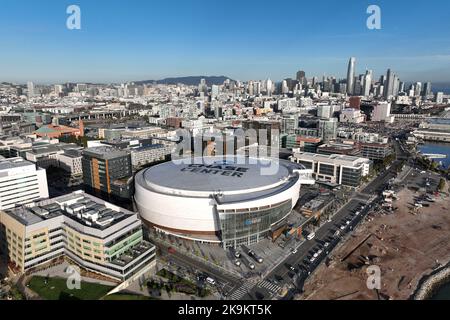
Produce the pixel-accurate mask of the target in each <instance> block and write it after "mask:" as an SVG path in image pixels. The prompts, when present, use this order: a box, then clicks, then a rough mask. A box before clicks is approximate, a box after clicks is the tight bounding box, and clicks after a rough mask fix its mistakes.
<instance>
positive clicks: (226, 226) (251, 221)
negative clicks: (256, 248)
mask: <svg viewBox="0 0 450 320" xmlns="http://www.w3.org/2000/svg"><path fill="white" fill-rule="evenodd" d="M291 210H292V200H287V201H285V202H282V203H277V204H273V205H271V206H265V207H259V208H246V209H237V210H219V219H220V227H221V238H222V243H223V247H224V248H228V247H235V248H237V247H239V246H240V245H251V244H254V243H257V242H258V241H260V240H261V239H262V238H263V237H266V236H267V235H268V234H269V232H270V231H271V228H272V226H273V225H274V224H276V223H277V222H278V221H280V220H282V219H283V218H284V217H286V216H287V215H288V214H289V213H290V212H291Z"/></svg>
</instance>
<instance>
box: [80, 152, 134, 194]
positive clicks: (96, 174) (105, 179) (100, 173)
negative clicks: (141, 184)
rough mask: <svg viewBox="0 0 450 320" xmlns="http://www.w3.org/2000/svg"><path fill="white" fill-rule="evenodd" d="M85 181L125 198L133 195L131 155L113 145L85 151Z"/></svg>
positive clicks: (97, 189) (98, 189)
mask: <svg viewBox="0 0 450 320" xmlns="http://www.w3.org/2000/svg"><path fill="white" fill-rule="evenodd" d="M81 163H82V167H83V181H84V184H85V185H86V186H88V187H89V188H91V189H93V190H95V191H99V192H102V193H104V194H108V195H114V196H117V197H120V198H123V199H129V198H131V196H132V190H133V183H132V181H131V180H132V179H130V178H131V177H132V166H131V155H130V153H129V152H127V151H124V150H119V149H116V148H112V147H106V146H104V147H94V148H88V149H85V150H84V151H83V159H82V160H81Z"/></svg>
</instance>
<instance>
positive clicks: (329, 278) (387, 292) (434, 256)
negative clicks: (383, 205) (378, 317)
mask: <svg viewBox="0 0 450 320" xmlns="http://www.w3.org/2000/svg"><path fill="white" fill-rule="evenodd" d="M418 195H419V193H414V192H413V191H410V190H408V189H406V188H405V189H403V190H402V191H401V192H399V194H398V197H399V200H397V201H396V202H395V204H394V206H395V207H398V210H397V211H395V212H394V213H393V214H389V215H385V214H381V213H376V214H372V215H370V216H368V217H367V219H366V221H365V222H364V223H363V224H362V225H360V226H359V228H358V229H357V230H356V231H355V232H354V233H353V234H352V235H351V236H350V238H349V239H348V240H347V241H345V242H344V243H343V244H342V245H341V246H340V247H337V248H336V250H335V251H334V252H333V254H332V256H331V257H330V258H331V262H330V263H329V264H328V266H326V265H325V264H322V265H321V266H320V267H319V268H318V269H317V271H316V272H315V273H314V274H313V275H312V277H311V278H310V280H309V281H308V282H307V283H306V284H305V287H304V290H305V292H304V294H303V295H302V296H300V297H299V298H300V299H310V300H323V299H343V300H345V299H347V300H355V299H356V300H373V299H396V300H403V299H408V298H409V297H410V296H411V295H412V294H413V292H414V291H415V289H416V287H417V285H418V282H419V280H420V279H421V278H422V276H423V275H425V274H428V273H429V272H431V271H432V270H433V268H436V267H437V266H438V265H439V264H446V263H447V262H448V260H449V259H450V241H449V240H450V199H449V198H448V197H447V196H445V197H443V196H438V197H436V202H435V203H430V206H429V207H424V208H420V209H418V210H417V211H415V210H414V209H412V207H413V206H414V205H413V204H414V203H415V199H414V197H416V196H418ZM371 220H372V221H371ZM371 265H376V266H379V267H380V269H381V290H380V291H379V293H377V292H376V290H370V289H368V288H367V285H366V282H367V278H368V274H367V273H366V271H367V268H368V267H369V266H371Z"/></svg>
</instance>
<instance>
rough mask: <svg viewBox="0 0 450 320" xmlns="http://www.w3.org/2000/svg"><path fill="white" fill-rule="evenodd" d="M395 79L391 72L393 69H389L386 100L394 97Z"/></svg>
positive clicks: (385, 93)
mask: <svg viewBox="0 0 450 320" xmlns="http://www.w3.org/2000/svg"><path fill="white" fill-rule="evenodd" d="M394 77H395V74H394V73H393V72H392V71H391V69H388V71H387V78H386V85H385V90H384V97H385V98H386V100H388V99H389V98H390V97H392V96H393V95H394Z"/></svg>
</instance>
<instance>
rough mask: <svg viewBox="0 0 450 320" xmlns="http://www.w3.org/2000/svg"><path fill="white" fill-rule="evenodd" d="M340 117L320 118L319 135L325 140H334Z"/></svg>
mask: <svg viewBox="0 0 450 320" xmlns="http://www.w3.org/2000/svg"><path fill="white" fill-rule="evenodd" d="M337 128H338V119H337V118H331V119H320V120H319V126H318V129H319V137H320V138H322V141H323V142H325V143H326V142H328V141H330V140H333V139H335V138H336V136H337Z"/></svg>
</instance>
